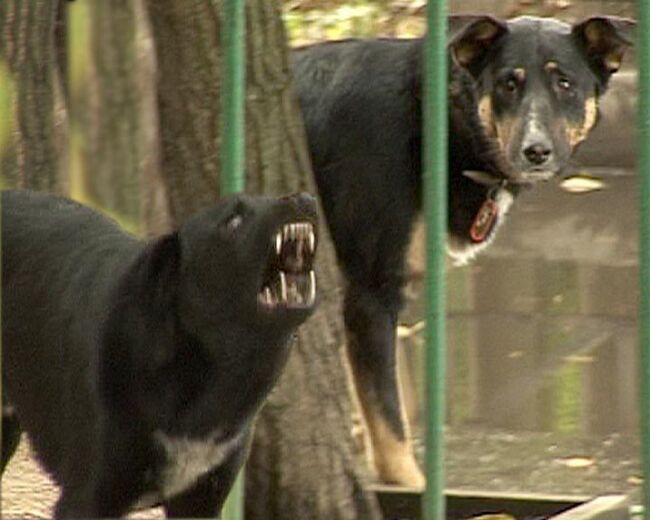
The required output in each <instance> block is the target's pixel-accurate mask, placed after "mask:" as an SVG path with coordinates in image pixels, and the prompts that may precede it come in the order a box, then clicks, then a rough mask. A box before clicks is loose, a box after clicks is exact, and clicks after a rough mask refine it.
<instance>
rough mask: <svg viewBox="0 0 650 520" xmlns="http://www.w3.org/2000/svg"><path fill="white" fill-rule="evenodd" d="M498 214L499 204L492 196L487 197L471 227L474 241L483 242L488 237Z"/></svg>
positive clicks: (470, 230)
mask: <svg viewBox="0 0 650 520" xmlns="http://www.w3.org/2000/svg"><path fill="white" fill-rule="evenodd" d="M498 215H499V206H498V205H497V203H496V202H495V201H494V200H493V199H492V198H489V197H488V198H487V199H485V202H483V205H482V206H481V208H480V209H479V210H478V212H477V213H476V216H475V217H474V222H472V227H470V228H469V236H470V238H471V239H472V241H473V242H475V243H481V242H483V241H484V240H485V239H486V238H487V236H488V235H489V234H490V231H491V230H492V227H493V226H494V223H495V222H496V220H497V216H498Z"/></svg>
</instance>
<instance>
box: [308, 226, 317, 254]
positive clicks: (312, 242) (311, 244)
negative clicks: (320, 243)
mask: <svg viewBox="0 0 650 520" xmlns="http://www.w3.org/2000/svg"><path fill="white" fill-rule="evenodd" d="M315 250H316V235H315V234H314V230H313V229H310V230H309V252H310V253H313V252H314V251H315Z"/></svg>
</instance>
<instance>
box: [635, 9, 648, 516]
mask: <svg viewBox="0 0 650 520" xmlns="http://www.w3.org/2000/svg"><path fill="white" fill-rule="evenodd" d="M637 6H638V16H639V38H638V45H639V91H640V92H639V94H640V95H639V121H638V124H639V140H640V142H639V160H638V163H637V164H638V176H639V193H640V197H641V199H640V201H639V216H640V222H639V270H640V283H641V287H640V302H639V341H640V351H641V374H640V375H641V439H642V445H643V476H644V478H643V505H644V507H645V515H646V518H648V515H649V514H650V3H649V2H647V1H639V2H637Z"/></svg>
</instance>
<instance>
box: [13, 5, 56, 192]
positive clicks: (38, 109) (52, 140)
mask: <svg viewBox="0 0 650 520" xmlns="http://www.w3.org/2000/svg"><path fill="white" fill-rule="evenodd" d="M59 1H60V0H39V1H38V2H34V1H32V0H2V2H0V59H1V60H2V61H3V62H4V65H5V67H6V68H7V70H8V73H9V76H10V79H9V80H10V81H11V82H12V85H13V91H14V93H15V95H14V98H13V106H12V107H11V114H10V117H9V118H10V120H11V123H10V124H12V126H13V130H14V132H13V141H12V143H11V145H10V146H9V148H8V150H7V151H5V152H4V153H3V156H2V158H1V162H0V164H1V166H2V181H3V183H4V184H5V185H8V186H15V187H21V188H27V187H29V188H32V189H38V190H48V191H61V189H62V185H63V183H64V181H63V178H62V176H60V175H59V173H60V172H65V167H66V158H67V111H66V106H65V99H64V93H63V80H64V78H65V70H59V66H65V63H64V62H63V63H59V61H58V58H60V57H61V53H60V52H58V50H60V45H61V41H60V39H59V38H57V39H56V40H55V31H56V33H57V34H61V25H62V24H63V25H64V24H65V18H64V15H65V9H64V8H63V7H61V6H60V4H59ZM57 42H58V44H59V45H57Z"/></svg>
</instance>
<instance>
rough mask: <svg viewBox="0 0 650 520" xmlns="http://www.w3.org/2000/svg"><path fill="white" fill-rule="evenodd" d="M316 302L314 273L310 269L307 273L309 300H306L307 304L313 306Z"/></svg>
mask: <svg viewBox="0 0 650 520" xmlns="http://www.w3.org/2000/svg"><path fill="white" fill-rule="evenodd" d="M315 301H316V273H315V272H314V270H313V269H312V270H311V271H309V298H307V304H308V305H313V304H314V302H315Z"/></svg>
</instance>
